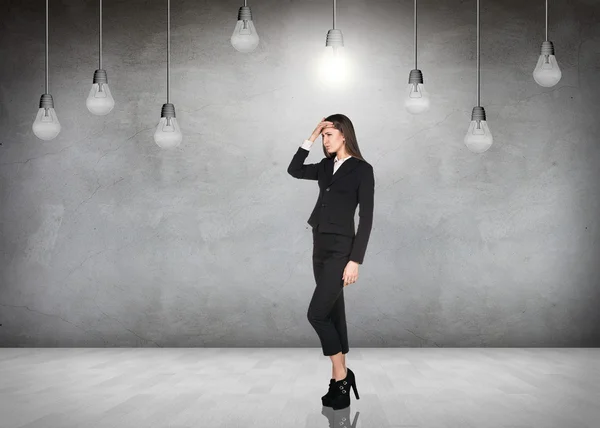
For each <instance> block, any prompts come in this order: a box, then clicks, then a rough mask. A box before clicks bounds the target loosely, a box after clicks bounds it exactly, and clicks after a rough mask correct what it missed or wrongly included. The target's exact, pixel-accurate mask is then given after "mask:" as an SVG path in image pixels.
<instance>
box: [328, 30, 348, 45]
mask: <svg viewBox="0 0 600 428" xmlns="http://www.w3.org/2000/svg"><path fill="white" fill-rule="evenodd" d="M325 46H344V35H343V34H342V30H340V29H337V28H333V29H331V30H329V31H328V32H327V39H326V41H325Z"/></svg>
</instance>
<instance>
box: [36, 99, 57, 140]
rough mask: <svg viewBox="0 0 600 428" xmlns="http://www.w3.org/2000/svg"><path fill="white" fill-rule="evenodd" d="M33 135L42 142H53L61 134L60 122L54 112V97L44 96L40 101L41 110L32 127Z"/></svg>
mask: <svg viewBox="0 0 600 428" xmlns="http://www.w3.org/2000/svg"><path fill="white" fill-rule="evenodd" d="M31 128H32V130H33V133H34V134H35V136H36V137H38V138H39V139H41V140H46V141H49V140H53V139H54V138H56V136H57V135H58V134H59V132H60V128H61V127H60V122H59V121H58V116H57V115H56V112H55V111H54V101H53V99H52V95H50V94H43V95H42V97H41V99H40V108H39V110H38V112H37V115H36V116H35V120H34V121H33V125H32V127H31Z"/></svg>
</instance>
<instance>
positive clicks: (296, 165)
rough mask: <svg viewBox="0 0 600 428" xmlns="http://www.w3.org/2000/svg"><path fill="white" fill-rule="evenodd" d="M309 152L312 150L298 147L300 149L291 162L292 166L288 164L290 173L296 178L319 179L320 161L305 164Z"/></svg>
mask: <svg viewBox="0 0 600 428" xmlns="http://www.w3.org/2000/svg"><path fill="white" fill-rule="evenodd" d="M309 153H310V152H309V151H308V150H306V149H303V148H302V147H298V151H297V152H296V154H294V157H293V158H292V161H291V162H290V166H288V169H287V172H288V174H290V175H291V176H292V177H295V178H303V179H305V180H318V179H319V165H320V163H310V164H306V165H305V164H304V160H305V159H306V158H307V156H308V154H309Z"/></svg>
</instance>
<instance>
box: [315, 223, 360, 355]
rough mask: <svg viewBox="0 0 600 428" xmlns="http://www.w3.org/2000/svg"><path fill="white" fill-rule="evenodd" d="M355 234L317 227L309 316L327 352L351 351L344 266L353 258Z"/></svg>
mask: <svg viewBox="0 0 600 428" xmlns="http://www.w3.org/2000/svg"><path fill="white" fill-rule="evenodd" d="M353 243H354V237H350V236H345V235H339V234H335V233H321V232H319V230H318V226H317V227H316V228H313V255H312V260H313V271H314V275H315V282H316V284H317V285H316V287H315V291H314V293H313V296H312V299H311V301H310V305H309V307H308V312H307V314H306V315H307V318H308V321H309V322H310V324H311V325H312V326H313V328H314V329H315V331H316V332H317V335H318V336H319V340H320V341H321V348H322V349H323V355H326V356H330V355H335V354H337V353H339V352H341V353H343V354H346V353H348V328H347V326H346V309H345V306H344V280H343V279H342V275H343V274H344V268H345V267H346V264H348V261H349V260H350V252H351V251H352V244H353Z"/></svg>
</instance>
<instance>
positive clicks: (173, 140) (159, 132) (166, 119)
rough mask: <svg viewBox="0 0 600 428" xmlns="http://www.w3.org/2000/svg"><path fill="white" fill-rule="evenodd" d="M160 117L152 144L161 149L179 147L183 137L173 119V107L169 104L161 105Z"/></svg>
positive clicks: (175, 120)
mask: <svg viewBox="0 0 600 428" xmlns="http://www.w3.org/2000/svg"><path fill="white" fill-rule="evenodd" d="M160 116H161V117H160V121H159V122H158V126H157V127H156V131H155V132H154V142H155V143H156V144H158V146H159V147H161V148H163V149H172V148H174V147H177V146H179V144H180V143H181V140H182V138H183V136H182V135H181V130H180V129H179V124H178V123H177V119H175V106H174V105H173V104H171V103H167V104H163V106H162V110H161V114H160Z"/></svg>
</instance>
